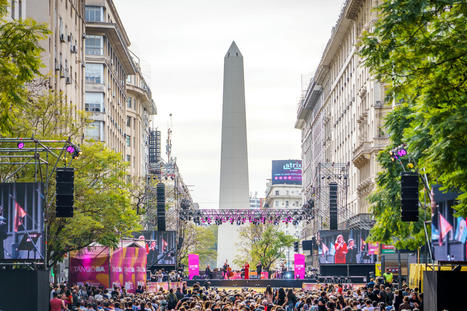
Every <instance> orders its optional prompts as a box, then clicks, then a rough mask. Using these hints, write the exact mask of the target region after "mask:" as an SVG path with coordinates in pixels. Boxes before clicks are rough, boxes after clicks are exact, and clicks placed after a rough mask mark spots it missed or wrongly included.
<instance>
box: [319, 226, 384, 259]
mask: <svg viewBox="0 0 467 311" xmlns="http://www.w3.org/2000/svg"><path fill="white" fill-rule="evenodd" d="M318 234H319V237H318V239H317V240H318V247H319V262H320V263H323V264H332V263H335V264H349V263H350V264H359V263H362V264H364V263H374V262H375V261H376V255H377V250H378V245H377V244H374V243H373V244H372V243H366V242H365V239H366V238H367V237H368V230H322V231H319V233H318Z"/></svg>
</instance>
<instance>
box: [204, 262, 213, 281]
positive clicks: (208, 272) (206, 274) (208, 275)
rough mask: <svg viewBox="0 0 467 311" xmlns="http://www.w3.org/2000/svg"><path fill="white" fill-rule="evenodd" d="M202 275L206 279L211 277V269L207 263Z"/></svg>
mask: <svg viewBox="0 0 467 311" xmlns="http://www.w3.org/2000/svg"><path fill="white" fill-rule="evenodd" d="M204 275H205V276H206V279H212V271H211V267H209V265H207V267H206V270H204Z"/></svg>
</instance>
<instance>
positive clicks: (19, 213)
mask: <svg viewBox="0 0 467 311" xmlns="http://www.w3.org/2000/svg"><path fill="white" fill-rule="evenodd" d="M15 211H16V217H15V223H14V230H15V232H18V228H19V226H21V225H22V224H23V218H24V217H25V216H26V212H25V211H24V209H23V208H22V207H21V205H19V204H18V202H16V200H15Z"/></svg>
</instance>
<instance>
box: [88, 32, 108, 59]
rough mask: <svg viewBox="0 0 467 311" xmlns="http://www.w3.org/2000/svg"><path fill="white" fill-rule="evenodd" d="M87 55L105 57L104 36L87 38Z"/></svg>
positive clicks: (89, 36)
mask: <svg viewBox="0 0 467 311" xmlns="http://www.w3.org/2000/svg"><path fill="white" fill-rule="evenodd" d="M86 55H104V37H103V36H91V35H87V36H86Z"/></svg>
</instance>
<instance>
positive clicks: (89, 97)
mask: <svg viewBox="0 0 467 311" xmlns="http://www.w3.org/2000/svg"><path fill="white" fill-rule="evenodd" d="M84 101H85V108H84V109H85V110H86V111H95V112H104V93H95V92H86V94H85V96H84Z"/></svg>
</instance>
